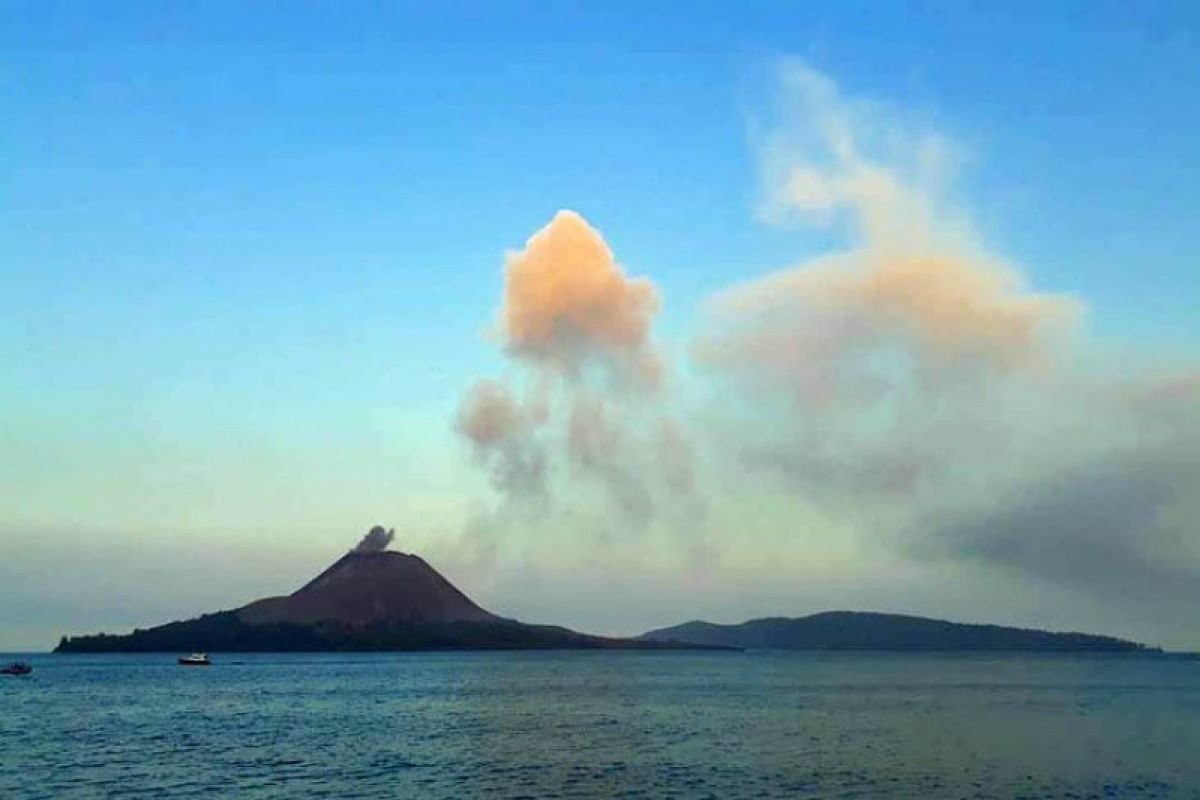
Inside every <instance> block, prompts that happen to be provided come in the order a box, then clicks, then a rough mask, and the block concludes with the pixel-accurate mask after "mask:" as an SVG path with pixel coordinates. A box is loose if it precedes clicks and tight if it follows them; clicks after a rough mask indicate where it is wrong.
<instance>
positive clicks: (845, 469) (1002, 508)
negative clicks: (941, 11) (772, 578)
mask: <svg viewBox="0 0 1200 800" xmlns="http://www.w3.org/2000/svg"><path fill="white" fill-rule="evenodd" d="M781 77H782V81H781V82H782V86H783V90H784V91H783V94H784V100H785V103H784V111H783V117H782V120H781V121H780V123H779V124H778V125H777V126H776V128H775V129H774V130H773V132H772V133H771V134H770V135H769V136H768V137H766V139H765V140H764V142H763V153H762V155H763V165H764V174H763V177H764V186H765V190H766V192H765V194H766V204H765V207H764V211H765V215H766V217H767V218H768V219H769V220H771V221H777V222H792V221H796V220H799V221H801V222H804V223H806V224H809V225H815V226H817V227H820V228H824V229H828V230H832V231H834V232H840V233H842V234H844V237H845V240H846V246H845V248H844V249H840V250H838V251H835V252H831V253H827V254H824V255H821V256H819V257H816V258H810V259H808V260H806V261H804V262H802V263H800V264H798V265H796V266H793V267H790V268H787V269H782V270H779V271H776V272H773V273H768V274H765V275H763V276H762V277H761V278H759V279H757V280H752V281H749V282H747V283H744V284H742V285H739V286H735V287H731V288H729V289H728V290H726V291H723V292H720V293H719V294H718V295H717V296H715V297H714V298H713V299H712V300H711V302H710V303H709V304H708V309H707V310H708V314H707V316H706V317H705V318H704V327H703V328H702V329H701V330H700V331H699V332H698V333H697V335H696V336H695V337H694V338H693V340H692V348H691V352H692V356H693V361H694V364H695V366H696V367H697V368H698V371H697V374H695V375H692V376H690V377H691V378H692V380H691V382H689V383H687V384H685V385H686V386H690V387H692V388H696V387H701V388H702V389H703V390H704V391H705V393H706V397H708V398H711V402H709V403H708V404H707V405H702V404H701V403H699V402H697V398H695V397H693V398H691V399H692V403H691V404H689V405H687V406H685V408H687V410H688V411H689V415H685V416H683V417H682V418H690V419H699V421H700V422H702V423H703V424H702V425H699V426H692V427H690V428H689V427H686V426H684V425H681V424H680V423H679V421H678V419H680V418H681V416H680V414H679V411H678V408H679V406H680V405H681V404H682V402H683V401H682V400H680V399H679V398H678V396H677V393H678V391H679V389H680V386H679V385H676V384H674V383H673V382H672V381H671V380H667V379H666V378H667V377H668V376H670V375H671V373H670V370H669V369H667V367H668V366H669V365H668V364H667V363H666V362H665V361H664V359H663V358H662V357H661V356H660V354H659V352H658V351H657V349H656V348H655V346H654V343H653V339H652V327H653V322H654V318H655V315H656V314H657V311H658V307H659V294H658V291H657V289H656V288H655V286H654V285H653V284H652V283H651V282H649V281H648V280H645V279H642V278H630V277H629V276H627V275H626V273H625V271H624V270H623V269H622V268H621V266H620V265H619V264H618V263H617V262H616V261H615V259H614V257H613V253H612V251H611V250H610V248H609V247H608V245H607V244H606V243H605V241H604V239H603V238H602V237H601V236H600V234H599V233H598V232H597V231H595V230H594V229H593V228H592V227H591V226H590V225H588V223H587V222H586V221H585V220H584V219H583V218H582V217H581V216H580V215H578V214H576V213H574V212H570V211H562V212H559V213H558V214H557V215H556V216H555V217H554V218H553V219H552V220H551V222H550V223H549V224H548V225H547V226H546V227H545V228H543V229H542V230H540V231H538V232H537V233H536V234H534V235H533V236H532V237H531V238H530V239H529V240H528V242H527V243H526V246H525V248H524V249H522V250H520V251H518V252H514V253H511V254H509V255H508V257H507V263H506V270H505V284H504V296H503V302H502V305H501V308H500V313H499V323H498V326H497V328H498V330H497V334H498V335H497V338H498V339H499V341H500V342H501V344H502V346H503V352H504V354H505V356H506V358H507V368H506V373H505V376H504V379H503V380H483V381H480V382H479V383H478V384H476V385H475V386H474V387H472V388H471V389H470V390H469V391H468V392H467V393H466V395H465V396H464V399H463V402H462V405H461V407H460V409H459V414H458V419H457V430H458V432H459V434H460V435H461V436H462V437H463V439H464V440H465V441H466V442H468V443H469V445H470V447H471V450H472V452H473V454H474V456H475V458H476V460H477V462H478V463H479V465H480V466H481V467H482V468H483V469H484V470H485V471H486V472H487V474H488V475H489V477H490V479H491V481H492V484H493V485H494V487H495V488H496V489H497V490H498V491H499V492H500V494H501V500H502V502H501V505H500V506H498V507H496V508H495V509H492V510H491V512H490V513H488V514H485V515H483V516H480V517H477V519H476V523H477V524H476V525H475V526H474V528H473V529H472V530H473V532H474V534H473V535H475V536H477V537H479V538H480V540H482V538H483V536H484V535H490V533H491V532H494V531H496V530H502V529H507V530H508V531H509V532H512V531H513V530H514V529H516V528H518V527H523V526H517V525H510V524H509V522H508V521H506V520H505V515H506V512H507V509H508V507H509V506H508V505H507V504H511V503H512V502H513V501H517V500H522V499H526V500H528V499H530V498H536V499H537V501H538V505H537V506H536V511H537V513H538V514H539V520H542V521H544V522H545V523H546V524H547V525H548V526H557V527H564V528H569V529H570V530H572V531H576V532H583V531H586V532H587V535H586V536H582V537H579V539H587V540H595V541H598V542H604V541H606V539H605V538H604V536H603V534H602V532H601V531H600V529H601V528H603V527H606V526H605V525H603V524H597V521H596V520H595V519H594V518H593V517H589V516H587V515H586V514H584V513H580V509H579V507H578V506H571V504H572V503H574V502H575V501H577V500H578V498H579V497H580V496H581V495H586V496H589V497H590V496H591V495H588V492H589V491H596V490H598V491H599V493H600V495H601V496H602V497H603V500H604V505H605V514H608V513H614V514H615V515H616V518H617V519H618V521H620V522H622V523H625V524H624V525H623V527H631V528H635V529H641V528H643V527H645V526H647V525H650V524H652V523H655V522H657V521H660V520H663V519H665V518H668V517H669V518H671V519H673V520H676V521H679V520H682V521H683V524H682V525H680V526H679V527H680V529H682V528H685V527H686V528H688V529H689V530H703V535H702V536H700V537H696V538H693V539H692V540H690V546H691V547H692V548H693V549H694V552H695V553H696V554H697V556H696V557H697V559H703V560H705V562H706V563H705V565H703V566H701V568H700V569H699V570H695V571H696V573H697V574H701V573H703V572H705V571H706V570H707V569H708V568H709V567H711V566H713V564H714V563H715V562H716V560H717V559H718V558H731V557H734V556H730V555H729V554H735V555H736V557H740V558H744V559H746V560H745V561H744V562H743V563H747V564H749V563H755V564H757V566H756V567H753V568H754V569H758V570H760V571H766V572H769V571H770V570H776V571H777V574H778V575H780V576H782V577H781V578H780V579H781V580H783V581H785V582H786V584H787V586H788V587H794V586H795V585H796V584H797V582H798V580H800V579H801V578H802V577H803V576H805V575H807V576H808V578H809V579H810V580H813V579H815V580H821V579H823V577H824V576H823V575H822V574H821V572H820V566H819V564H818V566H815V567H811V569H810V568H809V567H810V565H809V562H810V561H811V562H813V563H814V564H817V563H818V562H817V561H816V560H815V558H814V556H820V555H821V551H822V548H823V546H828V547H829V549H830V550H831V551H832V550H833V549H835V548H836V547H838V546H839V545H840V544H841V541H842V540H843V539H852V540H854V541H853V542H852V543H851V547H852V548H853V551H854V552H855V553H856V554H859V555H860V556H861V557H862V558H865V559H866V560H867V561H868V562H870V561H871V559H873V558H877V559H878V562H877V565H878V564H883V565H885V566H884V568H882V569H881V571H880V574H891V573H895V572H896V571H897V570H896V569H895V568H894V567H895V565H896V564H897V563H899V562H897V561H896V559H897V558H899V559H900V561H901V562H902V563H903V564H904V565H905V569H911V570H912V571H913V572H914V573H915V574H919V575H923V576H925V577H926V578H928V577H929V576H931V575H934V576H937V579H936V580H928V581H926V583H928V584H929V586H930V587H935V585H936V586H942V585H943V583H942V582H941V580H940V579H941V578H942V577H943V576H944V575H945V574H946V570H947V569H950V568H952V569H954V570H960V571H962V573H963V574H975V573H974V571H975V570H981V571H982V574H983V575H984V576H1002V577H1003V581H1004V591H1005V592H1006V593H1008V594H1012V589H1011V587H1012V580H1013V579H1016V580H1019V581H1021V582H1022V584H1021V585H1022V587H1024V588H1028V589H1029V590H1030V591H1031V592H1034V593H1036V592H1039V591H1047V592H1054V593H1057V592H1065V593H1068V594H1069V595H1070V596H1072V597H1076V598H1085V599H1086V602H1087V603H1088V605H1087V606H1085V607H1087V608H1091V609H1093V610H1094V611H1095V612H1096V615H1095V616H1094V617H1093V620H1110V619H1115V618H1116V617H1117V615H1118V614H1121V613H1125V611H1126V610H1127V609H1130V608H1133V607H1135V606H1139V605H1140V607H1141V609H1142V611H1139V612H1130V613H1139V614H1140V613H1143V612H1144V613H1145V614H1146V615H1147V616H1145V617H1143V618H1142V619H1143V620H1145V619H1149V618H1151V617H1154V616H1162V614H1163V612H1164V611H1165V612H1166V613H1167V614H1168V616H1169V615H1170V614H1174V613H1176V612H1178V611H1180V610H1185V609H1191V608H1193V607H1194V605H1195V603H1196V602H1198V601H1200V589H1197V588H1196V587H1198V586H1200V544H1198V543H1197V542H1196V538H1195V523H1194V520H1195V519H1198V518H1200V494H1198V493H1196V492H1195V491H1194V489H1195V487H1196V486H1197V485H1200V459H1197V458H1196V456H1195V454H1196V453H1197V452H1200V371H1197V370H1195V369H1194V368H1191V369H1190V370H1186V371H1184V372H1183V373H1182V374H1179V375H1173V374H1161V373H1159V372H1156V371H1155V370H1153V369H1151V368H1149V367H1145V368H1144V369H1142V370H1141V371H1137V369H1136V368H1134V367H1131V366H1130V360H1126V359H1119V358H1112V357H1109V358H1100V359H1096V358H1095V355H1096V354H1097V353H1099V354H1100V355H1101V356H1103V355H1104V353H1103V352H1102V349H1101V348H1100V346H1099V345H1098V344H1097V343H1095V342H1088V341H1086V337H1085V333H1086V332H1085V330H1084V328H1083V325H1082V322H1083V317H1084V315H1083V311H1084V308H1083V304H1082V303H1081V302H1079V301H1078V300H1076V299H1075V298H1073V297H1070V296H1064V295H1057V294H1048V293H1044V292H1040V291H1037V290H1036V289H1035V288H1032V287H1031V286H1030V285H1029V284H1028V282H1027V281H1026V279H1025V278H1024V277H1023V275H1022V274H1021V272H1020V270H1018V269H1017V268H1016V267H1015V266H1014V265H1012V264H1010V263H1008V262H1007V261H1006V260H1005V259H1004V258H1002V257H1001V256H999V255H997V254H996V253H994V252H991V251H990V250H989V249H988V248H986V247H985V246H983V244H982V243H981V241H980V238H979V237H978V236H977V235H976V234H975V233H974V231H973V230H972V228H971V226H970V224H969V223H968V221H967V220H968V217H967V215H966V214H965V213H963V212H962V211H961V210H960V209H958V208H956V207H955V206H954V204H952V203H949V202H947V200H946V197H947V196H948V195H947V191H946V189H947V188H948V187H949V185H950V183H951V179H952V177H953V173H954V167H955V166H956V163H955V162H956V159H955V152H954V148H953V146H952V145H951V144H950V143H949V142H948V141H947V140H945V139H944V138H942V137H940V136H937V135H936V134H931V133H922V132H919V131H914V130H913V128H912V127H911V126H910V125H907V124H906V123H905V121H904V119H903V118H901V117H894V116H893V115H890V114H889V113H888V111H887V109H885V108H882V107H880V106H878V105H876V104H871V103H866V102H863V101H860V100H856V99H847V98H845V97H843V95H842V93H841V92H840V91H839V90H838V87H837V86H836V85H835V84H834V83H833V82H832V81H830V80H829V79H828V78H827V77H825V76H824V75H821V74H820V73H818V72H816V71H815V70H812V69H810V68H808V67H807V66H805V65H803V64H799V63H791V64H788V65H787V66H786V68H785V69H784V70H783V72H782V76H781ZM1084 353H1089V354H1091V357H1090V358H1085V357H1084ZM1097 361H1099V362H1101V363H1105V362H1107V364H1109V365H1112V366H1113V371H1114V372H1119V373H1120V374H1117V375H1113V374H1106V373H1102V372H1100V371H1099V370H1098V369H1096V368H1095V367H1093V366H1089V365H1093V364H1095V363H1096V362H1097ZM705 381H707V382H705ZM697 451H698V452H701V453H704V454H705V455H707V456H709V458H707V459H706V460H704V461H701V460H698V459H697V458H695V457H694V455H693V454H694V452H697ZM764 478H765V479H764ZM704 485H720V486H723V487H726V492H725V495H724V496H716V497H714V498H713V501H714V503H719V504H720V505H719V506H718V507H716V508H715V509H714V515H719V518H720V519H722V521H723V522H724V523H727V524H723V525H721V526H720V528H721V529H720V530H719V531H717V530H712V531H709V530H708V529H707V527H706V526H704V525H702V524H700V523H699V522H698V520H699V516H700V515H697V514H694V513H690V512H686V513H683V514H675V513H674V512H671V513H670V514H664V513H662V512H663V511H664V510H665V509H668V508H669V505H668V504H669V503H674V502H678V501H679V500H680V498H684V499H686V502H688V503H692V504H693V505H692V506H690V507H691V508H701V507H707V503H700V502H699V501H698V499H697V498H698V494H697V490H696V488H695V487H697V486H704ZM760 501H761V502H760ZM747 505H749V506H751V507H752V509H751V510H750V511H749V512H748V511H747V510H746V506H747ZM565 506H570V507H565ZM555 512H561V513H555ZM781 520H786V522H782V521H781ZM714 528H715V526H714ZM481 532H483V533H482V534H481ZM593 534H600V535H593ZM717 535H719V536H723V537H729V538H733V537H741V538H742V541H740V542H738V541H722V542H720V543H719V546H717V545H718V543H717V542H716V541H715V540H713V541H710V540H709V539H710V537H715V536H717ZM751 537H752V538H751ZM771 537H775V538H771ZM822 537H824V541H822ZM579 539H576V540H575V541H573V543H572V550H573V551H576V550H578V551H585V552H592V551H587V550H586V548H585V547H584V545H585V544H586V543H585V542H582V541H579ZM797 542H798V543H797ZM674 549H675V550H676V551H679V550H683V549H687V548H678V547H676V548H674ZM647 552H649V551H647ZM762 553H766V554H767V555H766V556H764V560H763V561H761V562H752V559H754V558H756V557H758V555H759V554H762ZM717 554H720V555H717ZM829 563H834V562H832V561H831V562H829ZM693 566H694V565H693ZM731 568H732V567H731ZM806 569H808V570H809V571H808V572H807V573H806V572H805V570H806ZM862 569H863V570H864V572H863V573H862V574H867V575H870V574H872V573H870V569H871V565H870V563H868V564H866V565H864V566H863V567H862ZM797 576H801V578H798V577H797ZM852 577H853V576H852ZM852 582H853V583H854V584H855V585H856V586H858V585H860V584H861V581H858V580H856V579H855V580H852ZM735 583H737V585H738V586H739V587H741V588H739V589H738V590H737V591H738V592H740V591H742V590H744V582H736V581H735ZM788 591H792V589H791V588H789V590H788ZM930 591H931V592H933V593H934V594H937V593H939V592H943V591H944V592H949V591H950V590H949V589H938V588H931V589H930ZM788 596H789V597H791V596H794V595H788ZM981 596H982V595H981ZM1059 596H1065V595H1059ZM1113 597H1116V598H1118V599H1119V600H1120V601H1121V603H1120V604H1119V606H1120V607H1119V608H1118V607H1117V606H1115V605H1114V604H1112V603H1111V602H1110V598H1113ZM731 602H735V603H736V602H737V601H736V600H731ZM756 610H757V611H759V612H761V611H763V610H765V609H762V608H758V609H756ZM1126 619H1129V617H1128V616H1127V617H1126ZM1105 624H1106V625H1107V622H1106V623H1105Z"/></svg>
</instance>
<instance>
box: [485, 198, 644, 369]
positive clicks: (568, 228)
mask: <svg viewBox="0 0 1200 800" xmlns="http://www.w3.org/2000/svg"><path fill="white" fill-rule="evenodd" d="M657 311H658V291H657V290H656V289H655V288H654V285H653V284H652V283H650V281H648V280H646V279H644V278H628V277H626V275H625V274H624V272H623V271H622V270H621V267H620V266H619V265H618V264H617V263H616V261H615V260H614V259H613V254H612V251H611V250H610V249H609V247H608V244H607V243H605V241H604V239H603V238H602V237H601V236H600V234H599V233H598V232H597V231H596V230H595V229H594V228H592V227H591V226H590V225H588V224H587V222H586V221H585V220H584V219H583V217H581V216H580V215H579V214H577V213H575V212H574V211H559V212H558V213H557V214H555V215H554V219H553V220H551V221H550V224H549V225H547V226H546V227H544V228H542V229H541V230H540V231H538V232H537V233H535V234H534V235H533V236H532V237H531V238H530V239H529V241H528V242H526V244H525V249H524V250H521V251H519V252H516V253H510V254H509V256H508V265H507V270H506V274H505V286H504V307H503V309H502V311H501V318H502V324H503V335H504V341H505V344H506V346H507V348H508V350H509V352H510V353H512V354H513V355H515V356H518V357H521V358H526V359H530V360H533V361H536V362H540V363H541V364H543V365H547V366H551V367H553V368H555V369H560V370H563V371H564V372H566V373H567V374H568V375H571V376H573V377H574V376H577V375H578V372H579V371H580V370H583V369H586V368H587V367H588V366H590V365H599V366H602V367H605V368H607V369H609V370H610V371H611V375H612V377H614V378H616V379H617V380H619V381H621V382H637V383H647V384H650V385H654V384H655V383H656V382H657V380H658V371H659V361H658V357H657V356H656V355H655V353H654V352H653V350H652V349H651V347H650V326H651V323H652V321H653V319H654V315H655V313H657Z"/></svg>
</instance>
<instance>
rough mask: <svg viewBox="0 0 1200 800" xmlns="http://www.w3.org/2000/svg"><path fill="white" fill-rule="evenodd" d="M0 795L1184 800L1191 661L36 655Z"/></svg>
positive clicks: (14, 720)
mask: <svg viewBox="0 0 1200 800" xmlns="http://www.w3.org/2000/svg"><path fill="white" fill-rule="evenodd" d="M32 660H33V662H34V665H35V672H34V674H33V675H32V676H29V677H28V678H3V679H0V797H4V798H76V797H78V798H84V797H89V798H90V797H192V796H194V795H196V794H197V793H210V794H211V795H212V796H229V797H233V796H236V797H239V798H241V797H244V798H265V797H336V798H367V797H371V798H374V797H380V798H382V797H422V798H425V797H446V798H452V797H453V798H457V797H514V798H515V797H539V798H540V797H563V798H566V797H630V798H632V797H645V798H658V797H679V798H693V797H697V798H702V797H713V798H743V797H744V798H750V797H805V796H813V797H877V796H882V795H886V796H891V797H914V798H915V797H1064V798H1065V797H1100V798H1112V797H1200V661H1194V660H1184V659H1158V658H1147V657H1129V656H1051V655H1036V656H1012V655H1004V656H988V655H902V654H867V653H860V654H831V653H826V654H822V653H772V652H746V653H635V652H624V653H622V652H558V653H554V652H551V653H532V652H523V653H522V652H514V653H413V654H371V655H344V654H328V655H325V654H322V655H244V654H238V655H217V656H215V657H214V660H215V662H216V663H215V665H214V666H213V667H211V668H207V669H206V668H184V667H178V666H176V665H175V663H174V659H173V657H169V656H159V655H147V656H142V655H105V656H88V655H77V656H50V655H37V656H33V657H32Z"/></svg>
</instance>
